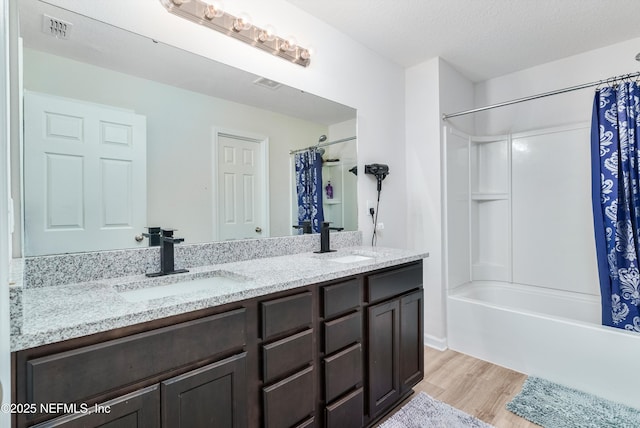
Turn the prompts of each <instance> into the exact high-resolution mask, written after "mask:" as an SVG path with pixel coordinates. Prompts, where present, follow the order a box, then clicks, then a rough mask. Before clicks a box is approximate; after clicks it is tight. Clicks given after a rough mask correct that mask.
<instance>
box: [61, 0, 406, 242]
mask: <svg viewBox="0 0 640 428" xmlns="http://www.w3.org/2000/svg"><path fill="white" fill-rule="evenodd" d="M52 3H54V4H57V5H59V6H61V7H65V8H67V9H71V10H74V11H76V12H79V13H82V14H84V15H87V16H90V17H92V18H96V19H100V20H102V21H105V22H108V23H110V24H113V25H116V26H119V27H122V28H125V29H127V30H130V31H134V32H136V33H140V34H143V35H146V36H148V37H152V38H154V39H156V40H159V41H162V42H165V43H168V44H171V45H174V46H177V47H180V48H183V49H186V50H189V51H193V52H196V53H198V54H201V55H203V56H205V57H208V58H212V59H215V60H218V61H220V62H223V63H226V64H229V65H232V66H235V67H238V68H241V69H243V70H246V71H249V72H252V73H256V74H259V75H262V76H265V77H267V78H269V79H273V80H276V81H278V82H281V83H284V84H287V85H290V86H293V87H296V88H299V89H302V90H304V91H307V92H310V93H313V94H316V95H319V96H322V97H325V98H329V99H332V100H335V101H337V102H339V103H342V104H346V105H349V106H352V107H354V108H356V109H358V141H359V144H358V149H359V152H358V162H359V164H360V166H361V167H362V165H364V164H365V163H373V162H379V163H387V164H389V166H390V168H391V174H392V175H390V176H389V177H388V178H387V179H386V180H385V189H384V190H383V193H384V195H383V201H382V206H381V210H380V213H381V214H380V215H381V217H380V218H379V221H383V222H384V223H385V230H384V233H382V234H380V238H379V241H378V243H379V245H384V246H393V247H406V246H407V243H406V236H407V234H406V230H407V228H406V224H405V220H406V217H405V214H404V212H403V211H402V210H398V209H394V207H404V206H405V204H406V191H405V184H406V180H405V177H406V173H405V168H404V164H405V149H404V71H403V69H402V68H401V67H400V66H397V65H395V64H393V63H391V62H390V61H387V60H386V59H383V58H381V57H380V56H378V55H377V54H374V53H373V52H371V51H370V50H368V49H366V48H365V47H363V46H362V45H360V44H358V43H356V42H355V41H353V40H352V39H350V38H348V37H347V36H345V35H344V34H342V33H340V32H338V31H337V30H335V29H334V28H332V27H331V26H329V25H327V24H325V23H323V22H321V21H320V20H318V19H317V18H315V17H313V16H311V15H308V14H307V13H304V12H302V11H300V10H299V9H297V8H296V7H294V6H293V5H291V4H289V3H287V2H285V1H283V0H272V1H269V2H265V1H261V0H236V1H234V2H227V3H228V5H227V7H228V11H229V12H230V13H233V14H239V13H241V12H247V13H249V14H250V15H251V16H252V18H253V20H254V22H255V23H256V24H257V25H262V26H264V25H266V24H271V25H273V26H274V27H275V28H277V29H278V34H281V35H284V36H286V35H288V34H294V35H296V37H297V39H298V42H299V43H300V45H302V46H305V47H309V46H311V47H313V49H314V50H315V54H314V57H313V58H312V60H311V65H310V66H309V67H308V68H303V67H300V66H297V65H293V64H290V63H288V62H286V61H283V60H282V59H280V58H277V57H274V56H272V55H269V54H267V53H265V52H263V51H260V50H258V49H255V48H253V47H251V46H248V45H246V44H244V43H241V42H239V41H237V40H234V39H231V38H229V37H228V36H226V35H223V34H220V33H217V32H215V31H212V30H210V29H207V28H204V27H201V26H198V25H196V24H194V23H191V22H189V21H186V20H184V19H181V18H179V17H177V16H175V15H172V14H170V13H168V12H167V11H166V10H165V9H164V7H163V6H162V5H161V4H160V2H159V1H157V0H139V1H136V2H131V1H128V0H112V1H109V2H86V1H83V0H54V1H52ZM375 192H376V189H375V180H374V179H372V178H371V177H365V176H359V177H358V201H359V206H360V209H359V213H358V221H359V225H360V229H361V230H363V231H364V233H365V236H366V235H367V234H368V233H370V230H371V225H370V221H369V218H368V215H367V213H366V210H365V209H362V207H363V206H365V205H364V204H365V203H366V202H365V201H366V200H367V199H373V198H374V197H375Z"/></svg>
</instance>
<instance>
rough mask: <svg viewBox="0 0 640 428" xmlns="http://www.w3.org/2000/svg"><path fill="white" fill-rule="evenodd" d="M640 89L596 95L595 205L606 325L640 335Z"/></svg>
mask: <svg viewBox="0 0 640 428" xmlns="http://www.w3.org/2000/svg"><path fill="white" fill-rule="evenodd" d="M639 143H640V87H639V86H638V83H636V82H621V83H619V84H618V85H616V86H615V87H608V88H604V89H600V90H597V91H596V95H595V99H594V103H593V116H592V122H591V168H592V191H593V195H592V202H593V217H594V227H595V237H596V252H597V259H598V273H599V278H600V290H601V298H602V323H603V324H604V325H609V326H612V327H618V328H623V329H625V330H629V331H634V332H637V333H640V270H639V269H638V263H639V262H638V255H639V249H640V182H639V181H638V180H639V172H640V152H638V150H639V149H640V144H639Z"/></svg>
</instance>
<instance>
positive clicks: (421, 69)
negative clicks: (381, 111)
mask: <svg viewBox="0 0 640 428" xmlns="http://www.w3.org/2000/svg"><path fill="white" fill-rule="evenodd" d="M472 94H473V87H472V84H471V82H469V81H468V80H467V79H466V78H464V77H463V76H462V75H461V74H459V73H458V72H457V71H456V70H455V69H453V67H451V66H450V65H449V64H447V63H446V62H445V61H444V60H442V59H440V58H435V59H432V60H429V61H426V62H423V63H421V64H419V65H416V66H414V67H411V68H409V69H407V70H406V89H405V97H406V107H405V108H406V121H405V127H406V136H407V153H406V158H405V161H406V167H405V168H406V170H407V171H408V176H407V193H408V202H407V217H406V218H407V220H406V221H407V225H408V237H407V239H408V243H409V247H410V248H413V249H416V250H423V251H428V252H429V258H428V259H426V260H425V270H424V286H425V316H424V322H425V341H426V343H427V344H429V345H430V346H433V347H436V348H444V347H445V346H446V325H445V309H444V298H445V293H444V290H445V289H444V280H445V278H444V275H443V257H442V254H443V252H442V245H443V236H442V209H443V207H442V192H441V189H442V184H443V183H442V179H441V178H442V176H443V170H442V167H441V147H442V146H441V138H442V135H441V133H442V122H441V120H440V117H441V114H442V113H444V112H446V113H450V112H452V111H458V110H463V109H465V108H469V107H471V105H472V102H473V95H472ZM458 122H459V123H457V125H458V126H459V127H461V128H465V129H467V128H469V125H470V122H469V120H468V119H467V120H462V121H458Z"/></svg>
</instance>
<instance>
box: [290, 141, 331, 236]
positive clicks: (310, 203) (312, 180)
mask: <svg viewBox="0 0 640 428" xmlns="http://www.w3.org/2000/svg"><path fill="white" fill-rule="evenodd" d="M295 162H296V189H297V193H298V224H299V225H302V223H303V222H304V221H311V228H312V230H313V231H314V232H317V233H320V227H321V225H322V222H323V220H324V213H323V210H322V157H321V156H320V153H318V151H317V150H315V149H310V150H306V151H304V152H301V153H296V155H295ZM300 232H302V229H300Z"/></svg>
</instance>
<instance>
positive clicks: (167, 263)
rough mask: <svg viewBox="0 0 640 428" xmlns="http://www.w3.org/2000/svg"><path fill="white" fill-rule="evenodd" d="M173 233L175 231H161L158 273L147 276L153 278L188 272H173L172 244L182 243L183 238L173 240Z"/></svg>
mask: <svg viewBox="0 0 640 428" xmlns="http://www.w3.org/2000/svg"><path fill="white" fill-rule="evenodd" d="M174 231H175V229H162V236H161V237H160V272H155V273H148V274H147V276H151V277H153V276H163V275H172V274H174V273H184V272H189V271H188V270H187V269H178V270H175V268H174V254H173V244H178V243H180V242H183V241H184V238H174V237H173V232H174Z"/></svg>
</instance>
